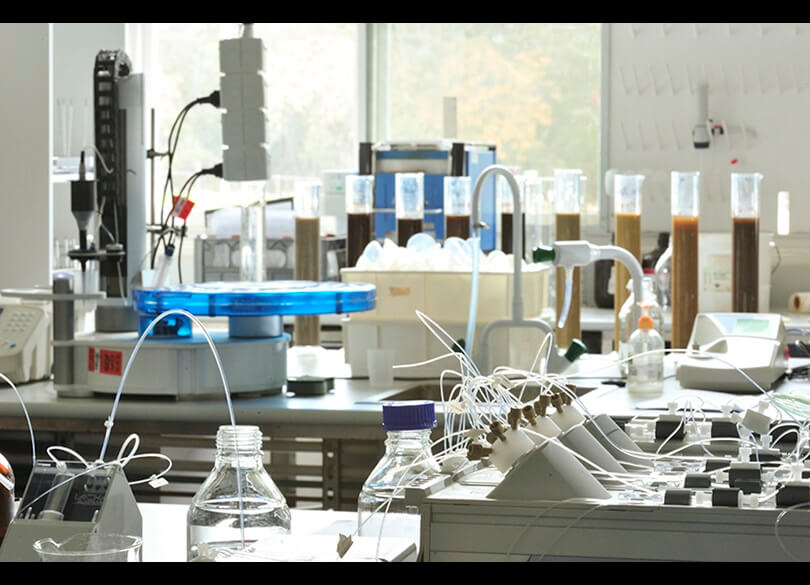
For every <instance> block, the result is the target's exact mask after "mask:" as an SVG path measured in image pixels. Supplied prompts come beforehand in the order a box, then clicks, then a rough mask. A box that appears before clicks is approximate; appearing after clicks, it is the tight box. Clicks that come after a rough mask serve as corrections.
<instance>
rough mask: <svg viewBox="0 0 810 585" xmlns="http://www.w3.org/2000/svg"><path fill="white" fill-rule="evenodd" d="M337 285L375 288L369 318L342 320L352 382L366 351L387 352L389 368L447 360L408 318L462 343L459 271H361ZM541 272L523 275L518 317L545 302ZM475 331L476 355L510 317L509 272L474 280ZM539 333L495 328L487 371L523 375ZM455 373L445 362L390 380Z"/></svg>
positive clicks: (463, 293)
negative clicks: (489, 328)
mask: <svg viewBox="0 0 810 585" xmlns="http://www.w3.org/2000/svg"><path fill="white" fill-rule="evenodd" d="M341 275H342V279H343V281H344V282H367V283H371V284H375V285H376V286H377V306H376V309H375V310H373V311H364V312H361V313H353V314H352V315H351V316H350V317H346V318H344V319H343V346H344V348H345V354H346V361H347V362H348V363H349V364H350V365H351V367H352V375H353V376H360V377H363V376H367V375H368V366H367V363H366V362H367V351H368V350H369V349H392V350H394V352H395V354H394V363H395V364H408V363H417V362H422V361H425V360H428V359H431V358H435V357H437V356H440V355H443V354H446V353H448V352H447V349H446V348H445V347H443V346H442V345H441V343H440V342H439V341H438V340H437V339H436V338H435V337H434V336H433V334H432V333H430V331H428V330H427V328H426V327H425V326H424V325H423V324H422V323H421V322H420V321H419V319H418V318H417V317H416V311H417V310H420V311H422V312H423V313H425V314H426V315H427V316H429V317H430V318H431V319H433V320H434V321H436V322H437V323H438V324H439V325H441V327H442V328H443V329H445V330H446V331H447V332H448V333H449V334H450V335H451V336H452V338H453V339H454V340H458V339H462V338H464V337H466V328H467V311H468V308H469V302H470V285H471V278H472V276H471V274H470V273H466V272H406V271H402V272H395V271H389V272H366V271H362V270H358V269H356V268H347V269H344V270H342V271H341ZM548 275H549V269H548V267H547V266H541V265H537V266H530V267H527V268H526V269H524V271H523V305H524V316H525V317H530V316H537V315H540V313H541V312H542V310H543V308H544V307H545V306H546V305H547V303H548ZM480 276H481V280H480V283H479V294H478V315H477V317H478V318H477V325H476V333H475V335H476V337H475V339H476V341H475V344H476V353H477V351H478V348H480V342H481V334H482V332H483V329H484V327H485V326H486V325H488V324H489V323H491V322H493V321H497V320H501V319H511V318H512V276H513V275H512V273H511V272H510V273H491V272H487V273H481V275H480ZM543 336H544V334H543V332H542V331H541V330H540V329H525V328H520V329H511V330H506V329H497V330H495V331H494V332H493V333H492V335H491V336H490V339H489V343H488V345H489V347H490V350H491V351H490V364H492V365H493V367H494V366H498V365H511V366H516V367H524V368H529V367H530V366H531V365H532V362H533V360H534V357H535V354H536V353H537V350H538V348H539V345H540V343H541V342H542V339H543ZM448 368H451V369H454V370H458V360H457V359H456V358H454V357H448V358H445V359H443V360H439V361H437V362H434V363H431V364H427V365H424V366H419V367H415V368H406V369H395V370H394V377H395V378H398V379H414V378H436V377H438V376H439V375H440V374H441V372H442V371H443V370H445V369H448Z"/></svg>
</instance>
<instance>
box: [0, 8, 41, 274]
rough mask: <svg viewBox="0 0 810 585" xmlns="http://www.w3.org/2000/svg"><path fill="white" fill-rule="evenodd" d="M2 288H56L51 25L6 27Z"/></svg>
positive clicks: (0, 158)
mask: <svg viewBox="0 0 810 585" xmlns="http://www.w3.org/2000/svg"><path fill="white" fill-rule="evenodd" d="M0 71H1V72H2V76H3V84H2V85H3V88H4V89H3V91H0V129H1V130H0V133H1V134H2V137H1V138H0V287H30V286H34V285H37V284H45V285H47V284H50V272H51V250H52V246H51V234H52V219H51V166H50V154H51V139H52V126H51V83H52V69H51V25H50V24H47V23H0Z"/></svg>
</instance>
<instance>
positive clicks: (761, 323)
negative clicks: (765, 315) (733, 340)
mask: <svg viewBox="0 0 810 585" xmlns="http://www.w3.org/2000/svg"><path fill="white" fill-rule="evenodd" d="M769 325H770V321H768V320H767V319H737V323H736V325H735V327H734V333H748V334H759V335H762V334H763V333H766V332H767V331H768V327H769Z"/></svg>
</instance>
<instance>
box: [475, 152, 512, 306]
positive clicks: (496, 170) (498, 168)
mask: <svg viewBox="0 0 810 585" xmlns="http://www.w3.org/2000/svg"><path fill="white" fill-rule="evenodd" d="M491 175H503V176H504V177H505V178H506V182H507V183H509V187H510V189H511V190H512V200H513V205H514V217H515V218H516V219H515V225H513V226H512V252H513V253H514V257H515V262H514V279H513V283H512V284H513V287H512V288H513V290H512V320H513V321H522V320H523V270H522V266H521V261H522V260H523V239H522V237H521V236H522V234H523V209H522V207H521V204H520V187H519V186H518V184H517V181H515V177H514V176H513V175H512V173H510V172H509V170H508V169H507V168H506V167H505V166H503V165H491V166H488V167H487V168H485V169H484V170H483V172H482V173H481V174H480V175H479V176H478V180H476V181H475V186H474V187H473V195H472V224H473V230H474V233H475V235H476V236H477V237H478V238H479V241H480V237H481V211H480V208H481V189H483V186H484V183H485V182H486V180H487V179H488V178H489V177H490V176H491ZM476 252H477V251H476Z"/></svg>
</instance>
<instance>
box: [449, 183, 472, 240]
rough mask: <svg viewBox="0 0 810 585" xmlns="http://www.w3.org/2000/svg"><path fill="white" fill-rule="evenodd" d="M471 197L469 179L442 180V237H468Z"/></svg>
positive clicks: (464, 238)
mask: <svg viewBox="0 0 810 585" xmlns="http://www.w3.org/2000/svg"><path fill="white" fill-rule="evenodd" d="M471 212H472V196H471V193H470V178H469V177H445V178H444V237H445V239H447V238H461V239H462V240H466V239H467V238H469V237H470V214H471Z"/></svg>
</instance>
